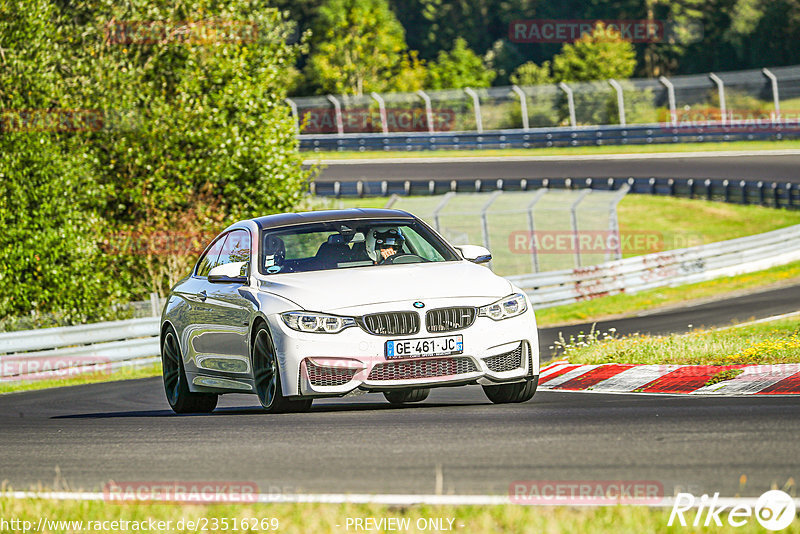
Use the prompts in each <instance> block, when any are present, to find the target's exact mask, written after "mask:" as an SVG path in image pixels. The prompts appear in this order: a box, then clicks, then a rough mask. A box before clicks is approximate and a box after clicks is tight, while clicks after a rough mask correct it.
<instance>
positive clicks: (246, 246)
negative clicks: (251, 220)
mask: <svg viewBox="0 0 800 534" xmlns="http://www.w3.org/2000/svg"><path fill="white" fill-rule="evenodd" d="M247 261H250V232H248V231H247V230H234V231H233V232H231V233H230V234H228V238H227V239H225V244H224V245H223V246H222V250H221V251H220V254H219V260H218V261H217V264H216V265H225V264H227V263H240V262H247ZM216 265H215V267H216ZM245 272H246V269H245Z"/></svg>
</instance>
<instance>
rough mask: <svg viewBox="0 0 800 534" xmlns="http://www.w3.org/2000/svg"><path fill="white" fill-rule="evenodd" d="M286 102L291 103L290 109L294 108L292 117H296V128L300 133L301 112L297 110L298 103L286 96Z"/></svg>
mask: <svg viewBox="0 0 800 534" xmlns="http://www.w3.org/2000/svg"><path fill="white" fill-rule="evenodd" d="M284 102H286V103H287V104H289V109H291V110H292V117H294V129H295V130H296V131H297V133H298V135H299V134H300V114H299V113H298V112H297V104H296V103H295V101H294V100H292V99H291V98H284Z"/></svg>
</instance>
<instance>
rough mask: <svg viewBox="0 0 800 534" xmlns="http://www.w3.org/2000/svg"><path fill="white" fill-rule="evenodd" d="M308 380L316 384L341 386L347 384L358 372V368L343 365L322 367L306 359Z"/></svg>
mask: <svg viewBox="0 0 800 534" xmlns="http://www.w3.org/2000/svg"><path fill="white" fill-rule="evenodd" d="M306 369H307V370H308V380H309V381H310V382H311V383H312V384H313V385H315V386H341V385H344V384H347V383H348V382H350V381H351V380H352V379H353V376H354V375H355V374H356V369H347V368H341V367H321V366H318V365H314V364H313V363H311V362H310V361H308V360H306Z"/></svg>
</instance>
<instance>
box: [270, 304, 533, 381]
mask: <svg viewBox="0 0 800 534" xmlns="http://www.w3.org/2000/svg"><path fill="white" fill-rule="evenodd" d="M268 319H269V321H270V323H271V324H270V326H271V329H272V332H273V338H274V342H275V349H276V352H277V355H278V360H279V364H280V370H281V378H282V385H283V394H284V395H287V396H297V395H301V396H304V397H333V396H343V395H346V394H348V393H351V392H354V391H356V390H360V391H387V390H391V389H402V388H414V387H438V386H448V385H460V384H482V385H490V384H497V383H502V382H518V381H520V380H524V379H526V378H529V377H533V376H537V375H538V374H539V345H538V336H537V331H536V320H535V317H534V314H533V311H532V310H530V307H529V309H528V311H527V312H525V313H524V314H522V315H520V316H518V317H513V318H510V319H504V320H502V321H494V320H492V319H490V318H488V317H477V318H476V319H475V322H474V323H473V324H472V325H471V326H470V327H468V328H465V329H461V330H456V331H453V332H447V333H429V332H427V331H426V329H425V326H424V324H423V325H422V327H421V329H420V332H419V333H417V334H414V335H408V336H377V335H372V334H370V333H368V332H366V331H364V330H363V329H361V328H360V327H351V328H347V329H345V330H343V331H342V332H339V333H338V334H312V333H302V332H297V331H295V330H292V329H290V328H288V327H287V326H286V325H285V324H284V323H283V321H282V320H281V319H280V316H279V315H273V316H270V317H269V318H268ZM443 335H462V336H463V347H464V350H463V353H462V354H457V355H451V356H435V357H425V358H406V359H387V358H386V357H385V343H386V341H387V340H390V339H392V340H399V339H417V338H425V337H434V336H443Z"/></svg>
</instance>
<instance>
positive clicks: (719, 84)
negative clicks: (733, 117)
mask: <svg viewBox="0 0 800 534" xmlns="http://www.w3.org/2000/svg"><path fill="white" fill-rule="evenodd" d="M708 77H709V78H711V81H712V82H714V83H715V84H717V93H718V94H719V113H720V115H721V116H722V117H721V122H722V124H723V125H724V124H725V122H726V118H727V117H726V113H727V109H726V107H725V82H723V81H722V78H720V77H719V76H717V75H716V74H714V73H713V72H710V73H709V74H708Z"/></svg>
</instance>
